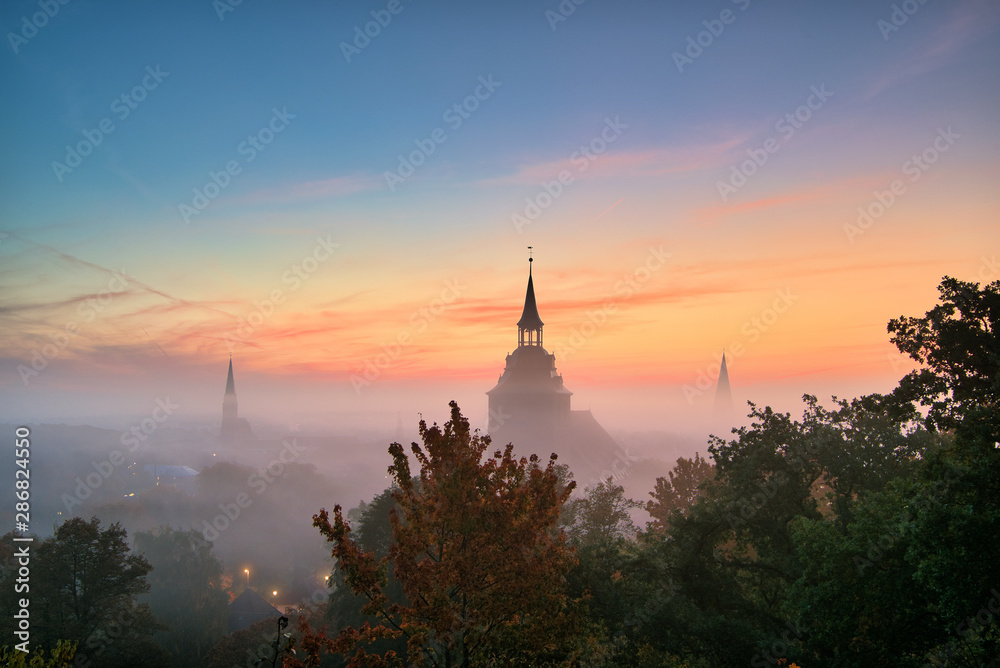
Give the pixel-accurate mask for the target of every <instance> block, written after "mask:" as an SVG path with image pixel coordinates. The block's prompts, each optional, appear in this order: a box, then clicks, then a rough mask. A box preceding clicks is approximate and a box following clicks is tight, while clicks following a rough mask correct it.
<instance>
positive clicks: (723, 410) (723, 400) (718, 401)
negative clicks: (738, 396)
mask: <svg viewBox="0 0 1000 668" xmlns="http://www.w3.org/2000/svg"><path fill="white" fill-rule="evenodd" d="M713 408H714V412H715V415H716V417H718V418H727V419H728V418H732V417H733V416H734V415H735V414H736V411H735V410H734V409H733V391H732V388H730V386H729V370H728V369H727V368H726V351H725V349H723V351H722V365H721V366H720V368H719V383H718V385H716V387H715V405H714V407H713Z"/></svg>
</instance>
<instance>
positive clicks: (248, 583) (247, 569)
mask: <svg viewBox="0 0 1000 668" xmlns="http://www.w3.org/2000/svg"><path fill="white" fill-rule="evenodd" d="M243 572H244V573H246V574H247V589H249V588H250V569H249V568H244V569H243Z"/></svg>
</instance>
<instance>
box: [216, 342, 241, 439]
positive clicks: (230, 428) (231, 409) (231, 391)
mask: <svg viewBox="0 0 1000 668" xmlns="http://www.w3.org/2000/svg"><path fill="white" fill-rule="evenodd" d="M220 434H221V435H222V440H224V441H234V440H236V438H237V435H238V434H239V408H238V406H237V405H236V382H235V381H234V380H233V356H232V355H230V356H229V377H228V378H227V379H226V394H225V396H223V397H222V429H221V430H220Z"/></svg>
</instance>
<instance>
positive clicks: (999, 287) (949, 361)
mask: <svg viewBox="0 0 1000 668" xmlns="http://www.w3.org/2000/svg"><path fill="white" fill-rule="evenodd" d="M938 291H939V292H940V293H941V302H940V303H939V304H938V305H937V306H935V307H934V308H932V309H931V310H930V311H928V312H927V313H926V314H925V315H924V316H923V317H919V318H917V317H907V316H900V317H899V318H896V319H894V320H891V321H889V326H888V331H889V333H890V334H892V337H891V341H892V342H893V343H894V344H895V345H896V347H897V348H899V350H900V352H902V353H905V354H907V355H909V356H910V357H912V358H913V359H914V360H916V361H917V362H919V363H920V364H921V365H923V368H921V369H918V370H917V371H913V372H912V373H910V374H908V375H907V376H906V377H905V378H904V379H903V380H902V381H901V382H900V387H899V390H898V391H899V392H900V393H901V394H902V395H903V396H904V397H906V398H907V399H910V400H913V401H919V402H920V403H921V404H922V405H924V406H927V407H928V409H929V411H928V415H927V423H928V426H931V427H934V426H936V427H938V428H943V429H950V428H953V427H954V426H955V425H956V424H957V423H958V421H959V420H960V419H961V417H962V416H963V415H965V414H966V413H967V412H968V411H969V410H970V409H971V408H974V407H981V408H989V409H992V410H997V408H998V399H1000V337H998V334H997V327H998V326H1000V281H993V282H992V283H990V284H988V285H985V286H983V288H982V289H980V288H979V284H978V283H971V282H967V281H960V280H958V279H955V278H950V277H948V276H945V277H944V280H942V281H941V285H940V286H938Z"/></svg>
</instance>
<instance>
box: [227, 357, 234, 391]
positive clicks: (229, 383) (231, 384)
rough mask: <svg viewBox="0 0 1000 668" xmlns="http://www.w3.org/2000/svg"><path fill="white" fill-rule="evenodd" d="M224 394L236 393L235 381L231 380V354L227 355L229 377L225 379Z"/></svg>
mask: <svg viewBox="0 0 1000 668" xmlns="http://www.w3.org/2000/svg"><path fill="white" fill-rule="evenodd" d="M226 394H233V395H235V394H236V381H234V380H233V355H232V353H230V355H229V378H227V379H226Z"/></svg>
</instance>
